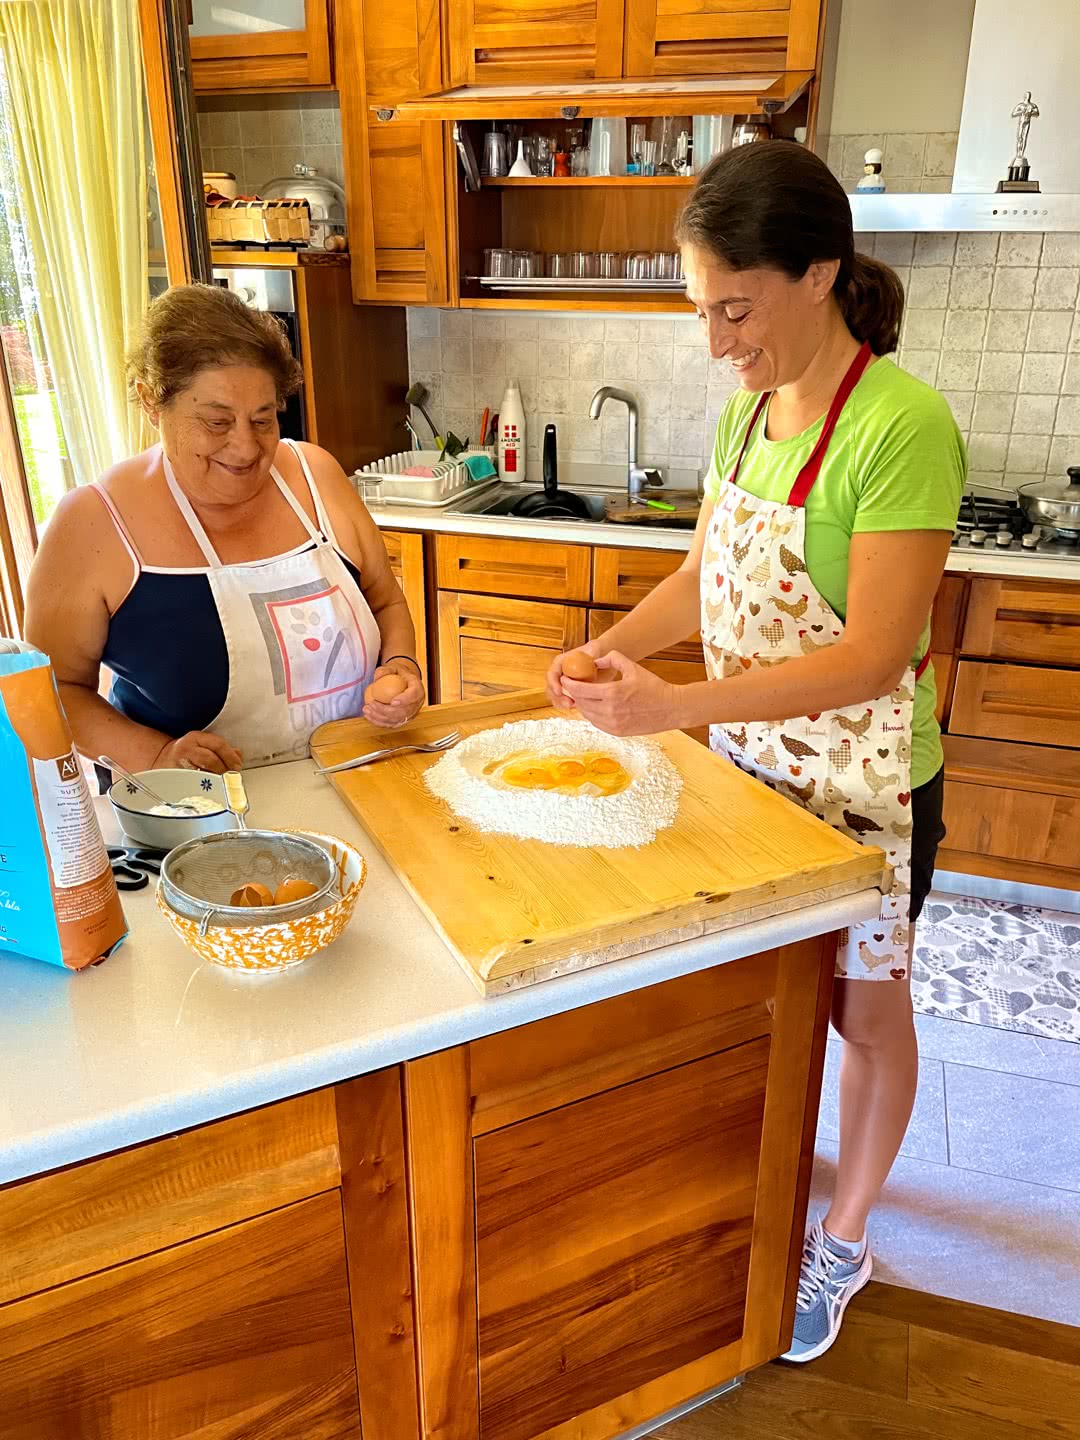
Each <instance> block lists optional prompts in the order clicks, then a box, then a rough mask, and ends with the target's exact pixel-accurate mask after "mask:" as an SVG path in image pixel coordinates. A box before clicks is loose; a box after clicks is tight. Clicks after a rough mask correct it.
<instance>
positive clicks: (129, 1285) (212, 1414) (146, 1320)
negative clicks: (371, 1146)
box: [0, 1193, 360, 1440]
mask: <svg viewBox="0 0 1080 1440" xmlns="http://www.w3.org/2000/svg"><path fill="white" fill-rule="evenodd" d="M194 1435H199V1436H206V1437H207V1440H210V1437H211V1436H220V1437H221V1440H239V1437H241V1436H255V1435H259V1436H263V1437H265V1440H278V1437H280V1440H285V1437H286V1436H300V1435H303V1436H307V1437H311V1440H317V1437H318V1440H330V1437H331V1436H332V1437H334V1440H353V1437H355V1440H360V1416H359V1411H358V1407H357V1393H356V1373H355V1368H354V1358H353V1344H352V1324H351V1319H350V1314H349V1290H348V1285H347V1282H346V1274H345V1237H344V1233H343V1230H342V1223H341V1200H340V1197H339V1196H338V1195H337V1194H336V1193H334V1194H329V1195H321V1196H318V1197H316V1198H315V1199H312V1200H306V1201H304V1202H302V1203H301V1204H298V1205H292V1206H289V1207H288V1208H287V1209H285V1210H279V1211H277V1212H276V1213H275V1214H273V1215H266V1216H263V1217H262V1218H260V1219H257V1220H250V1221H247V1222H246V1223H245V1224H243V1225H237V1226H232V1227H230V1228H229V1229H226V1230H221V1231H218V1232H217V1233H215V1234H213V1235H209V1236H206V1237H204V1238H203V1239H200V1240H192V1241H189V1242H188V1243H187V1244H185V1245H180V1246H176V1247H174V1248H172V1249H169V1250H163V1251H161V1252H160V1253H158V1254H156V1255H151V1256H149V1257H148V1258H146V1259H144V1260H135V1261H132V1262H131V1263H129V1264H127V1265H120V1266H117V1267H116V1268H114V1269H111V1270H106V1271H105V1272H104V1273H103V1274H101V1275H94V1276H91V1277H90V1278H88V1279H85V1280H77V1281H75V1282H73V1283H72V1284H70V1285H63V1286H60V1287H59V1288H58V1289H55V1290H49V1291H47V1292H46V1293H45V1294H43V1295H36V1296H34V1297H33V1298H32V1299H29V1300H22V1301H20V1302H19V1303H18V1304H15V1305H9V1306H7V1307H5V1308H3V1309H0V1440H9V1437H10V1440H31V1437H34V1436H40V1437H42V1440H45V1437H52V1436H56V1437H60V1436H86V1437H88V1440H89V1437H90V1436H102V1437H104V1436H117V1437H120V1436H131V1437H135V1436H138V1437H139V1440H180V1437H184V1436H194Z"/></svg>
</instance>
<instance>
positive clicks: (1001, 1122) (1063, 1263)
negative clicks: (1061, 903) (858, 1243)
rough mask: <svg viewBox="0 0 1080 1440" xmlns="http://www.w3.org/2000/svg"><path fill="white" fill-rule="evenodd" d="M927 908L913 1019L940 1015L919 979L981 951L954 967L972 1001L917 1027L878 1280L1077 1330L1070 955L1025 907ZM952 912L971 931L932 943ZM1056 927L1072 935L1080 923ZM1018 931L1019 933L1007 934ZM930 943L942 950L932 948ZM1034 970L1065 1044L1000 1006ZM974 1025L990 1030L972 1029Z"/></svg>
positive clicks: (1074, 962)
mask: <svg viewBox="0 0 1080 1440" xmlns="http://www.w3.org/2000/svg"><path fill="white" fill-rule="evenodd" d="M934 902H939V903H940V902H944V903H945V904H947V905H948V906H949V907H950V912H951V913H950V914H948V915H947V914H946V913H945V910H944V908H941V909H939V911H938V913H937V915H936V917H935V918H933V919H932V920H931V921H930V923H928V924H927V925H926V926H924V927H922V928H921V929H920V935H919V938H918V941H917V946H918V947H919V953H920V955H921V963H922V966H923V969H924V973H925V977H926V978H925V980H924V983H923V985H922V986H921V987H920V985H919V984H918V983H916V986H915V994H916V1004H917V1006H919V1005H920V1004H926V1005H928V1006H929V1008H936V1007H935V1003H934V1002H933V1001H931V999H930V991H931V977H937V978H938V979H939V980H940V981H941V984H939V987H938V991H937V994H938V995H939V996H940V995H941V993H943V992H942V988H941V986H942V985H943V984H944V983H946V981H945V977H946V976H947V975H948V973H949V970H950V967H951V968H952V969H953V970H955V968H956V966H957V964H958V962H957V958H956V951H957V948H958V945H969V946H977V947H978V948H979V949H980V950H981V951H982V953H981V954H980V955H977V956H975V955H969V956H968V957H967V959H966V960H961V961H960V962H959V964H961V965H964V964H967V965H969V966H972V967H973V971H974V970H977V971H978V982H977V986H976V988H977V990H978V998H977V999H976V998H972V999H971V1000H970V1001H968V1002H964V1003H963V1004H960V1005H959V1006H958V1007H956V1008H954V1009H953V1010H952V1011H951V1014H950V1018H944V1017H943V1016H942V1015H940V1014H926V1013H923V1014H918V1015H917V1016H916V1022H915V1023H916V1030H917V1032H918V1037H919V1053H920V1058H921V1066H920V1077H919V1090H918V1096H917V1098H916V1103H915V1112H914V1114H913V1116H912V1121H911V1126H910V1128H909V1130H908V1134H907V1137H906V1139H905V1141H904V1145H903V1148H902V1150H901V1154H900V1158H899V1160H898V1161H897V1163H896V1165H895V1167H894V1169H893V1172H892V1175H891V1176H890V1177H889V1181H888V1183H887V1185H886V1187H885V1191H884V1194H883V1195H882V1199H881V1202H880V1203H879V1205H878V1207H877V1209H876V1210H875V1212H874V1214H873V1216H872V1217H871V1222H870V1236H871V1240H872V1243H873V1246H874V1253H875V1262H876V1270H875V1273H876V1275H877V1277H878V1278H879V1279H882V1280H887V1281H892V1282H893V1283H895V1284H899V1285H908V1286H911V1287H912V1288H914V1289H919V1290H925V1291H929V1292H930V1293H933V1294H938V1295H947V1296H951V1297H953V1298H955V1299H959V1300H968V1301H971V1302H972V1303H975V1304H982V1305H990V1306H993V1307H996V1308H998V1309H1003V1310H1010V1311H1014V1312H1016V1313H1020V1314H1026V1315H1034V1316H1038V1317H1040V1318H1042V1319H1047V1320H1059V1321H1063V1322H1065V1323H1067V1324H1073V1325H1077V1324H1080V1027H1078V1026H1077V1025H1076V1011H1077V1010H1080V946H1074V945H1073V944H1072V943H1071V941H1072V939H1073V937H1072V935H1071V934H1068V933H1065V934H1063V933H1062V929H1061V927H1062V924H1063V917H1062V916H1061V915H1059V914H1056V913H1051V912H1046V911H1042V912H1040V911H1038V910H1036V909H1034V908H1033V907H1023V913H1022V914H1018V911H1019V910H1020V908H1021V907H1015V906H1002V905H1001V904H996V903H994V902H986V901H979V902H972V901H967V902H958V901H957V897H954V896H935V897H933V902H932V903H934ZM929 908H930V907H928V909H929ZM957 910H959V912H960V917H959V928H960V929H963V928H964V927H965V926H966V927H967V933H965V934H963V935H961V936H960V937H959V939H958V938H957V935H956V933H951V934H950V933H948V932H947V931H942V930H941V927H942V926H949V925H952V926H953V927H954V932H955V929H956V928H957V923H958V922H957V920H956V911H957ZM995 917H998V918H997V919H996V922H995ZM1002 917H1004V918H1002ZM1068 923H1069V924H1071V925H1072V926H1073V927H1075V925H1076V917H1075V916H1070V917H1068ZM1017 925H1020V926H1022V927H1024V929H1025V933H1023V934H1021V935H1018V934H1017ZM976 931H977V932H978V933H975V932H976ZM935 933H936V934H937V935H938V936H942V935H943V936H944V939H945V943H944V944H939V945H935V944H934V943H933V941H934V937H935ZM1048 939H1049V940H1050V941H1052V942H1053V943H1052V944H1048V943H1046V942H1047V940H1048ZM1018 940H1020V941H1023V942H1024V949H1023V951H1022V953H1021V952H1020V951H1018V949H1017V942H1018ZM1067 942H1070V943H1067ZM1032 957H1035V958H1036V959H1038V958H1039V957H1041V958H1042V959H1043V960H1044V961H1046V962H1047V965H1048V968H1047V967H1044V969H1046V973H1047V974H1050V975H1051V980H1050V983H1051V984H1052V985H1053V986H1054V996H1055V1000H1054V1004H1053V1006H1052V1009H1053V1011H1054V1013H1055V1017H1056V1020H1060V1021H1067V1022H1068V1023H1064V1024H1061V1025H1058V1024H1057V1023H1055V1027H1054V1028H1055V1029H1056V1030H1057V1031H1058V1033H1071V1034H1073V1035H1075V1036H1077V1038H1075V1039H1053V1038H1047V1037H1046V1035H1045V1033H1038V1030H1040V1029H1042V1026H1041V1025H1040V1024H1038V1022H1036V1024H1032V1021H1031V1019H1030V1018H1028V1012H1025V1011H1024V1010H1018V1009H1017V1002H1016V1001H1015V999H1013V1000H1010V997H1015V996H1017V995H1022V994H1025V993H1033V991H1032V986H1031V984H1030V979H1031V974H1032V971H1031V968H1030V962H1031V960H1032ZM995 976H996V977H997V978H996V979H994V978H993V977H995ZM968 978H972V977H968ZM916 980H918V974H917V973H916ZM954 981H955V977H954V978H953V981H949V982H948V983H954ZM1074 985H1075V986H1076V990H1075V993H1076V994H1077V996H1078V1000H1077V1002H1074V1008H1073V1009H1070V1008H1069V1007H1068V1005H1067V1002H1066V1003H1064V1004H1062V1003H1061V1001H1060V996H1061V995H1062V994H1064V995H1066V996H1068V995H1069V994H1070V993H1072V989H1071V987H1073V986H1074ZM920 989H921V992H922V995H921V998H920ZM1043 1008H1044V1009H1045V1007H1043ZM965 1013H966V1014H967V1015H970V1016H971V1018H970V1019H969V1018H962V1016H963V1015H964V1014H965ZM978 1017H985V1018H987V1019H993V1020H994V1021H995V1024H994V1025H993V1026H992V1025H989V1024H986V1023H973V1022H974V1021H976V1020H977V1019H978ZM1005 1026H1008V1027H1009V1028H1004V1027H1005ZM998 1027H1001V1028H998ZM1033 1031H1034V1032H1035V1033H1032V1032H1033ZM840 1051H841V1045H840V1041H839V1040H838V1039H835V1038H833V1039H831V1040H830V1043H829V1049H828V1055H827V1059H826V1067H825V1083H824V1088H823V1092H822V1101H821V1115H820V1121H819V1125H818V1143H817V1157H816V1164H815V1169H814V1190H813V1195H812V1200H811V1209H812V1212H816V1211H818V1210H820V1209H822V1208H823V1206H824V1204H825V1202H826V1198H827V1195H828V1192H829V1189H830V1188H831V1184H832V1178H833V1172H834V1168H835V1162H836V1148H837V1147H836V1140H837V1135H838V1130H837V1087H838V1081H839V1062H840Z"/></svg>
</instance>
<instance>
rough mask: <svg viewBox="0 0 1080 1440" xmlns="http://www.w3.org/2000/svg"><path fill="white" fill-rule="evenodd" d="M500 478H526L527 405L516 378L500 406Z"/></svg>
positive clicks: (509, 386) (509, 385)
mask: <svg viewBox="0 0 1080 1440" xmlns="http://www.w3.org/2000/svg"><path fill="white" fill-rule="evenodd" d="M499 479H500V480H508V481H511V482H513V481H522V480H524V479H525V407H524V406H523V405H522V403H521V387H520V386H519V385H518V382H517V381H516V380H511V381H510V382H509V384H508V385H507V387H506V391H505V393H504V394H503V398H502V404H501V405H500V406H499Z"/></svg>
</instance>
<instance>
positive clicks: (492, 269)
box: [484, 250, 514, 280]
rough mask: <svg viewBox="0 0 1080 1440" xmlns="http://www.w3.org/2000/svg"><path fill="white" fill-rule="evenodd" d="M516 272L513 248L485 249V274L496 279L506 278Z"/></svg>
mask: <svg viewBox="0 0 1080 1440" xmlns="http://www.w3.org/2000/svg"><path fill="white" fill-rule="evenodd" d="M513 273H514V254H513V251H512V250H485V251H484V274H485V275H487V276H490V277H491V278H492V279H494V280H500V279H505V278H506V277H507V276H508V275H513Z"/></svg>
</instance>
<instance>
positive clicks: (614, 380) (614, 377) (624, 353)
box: [604, 340, 641, 385]
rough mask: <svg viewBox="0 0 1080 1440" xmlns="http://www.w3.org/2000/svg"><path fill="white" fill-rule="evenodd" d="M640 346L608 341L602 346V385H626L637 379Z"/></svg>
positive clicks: (626, 342) (627, 342) (625, 342)
mask: <svg viewBox="0 0 1080 1440" xmlns="http://www.w3.org/2000/svg"><path fill="white" fill-rule="evenodd" d="M640 348H641V347H640V346H639V345H636V344H633V343H631V342H629V341H613V340H608V341H607V342H606V343H605V345H604V383H605V384H606V385H626V384H627V383H628V382H629V381H631V380H636V379H637V374H638V352H639V350H640Z"/></svg>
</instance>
